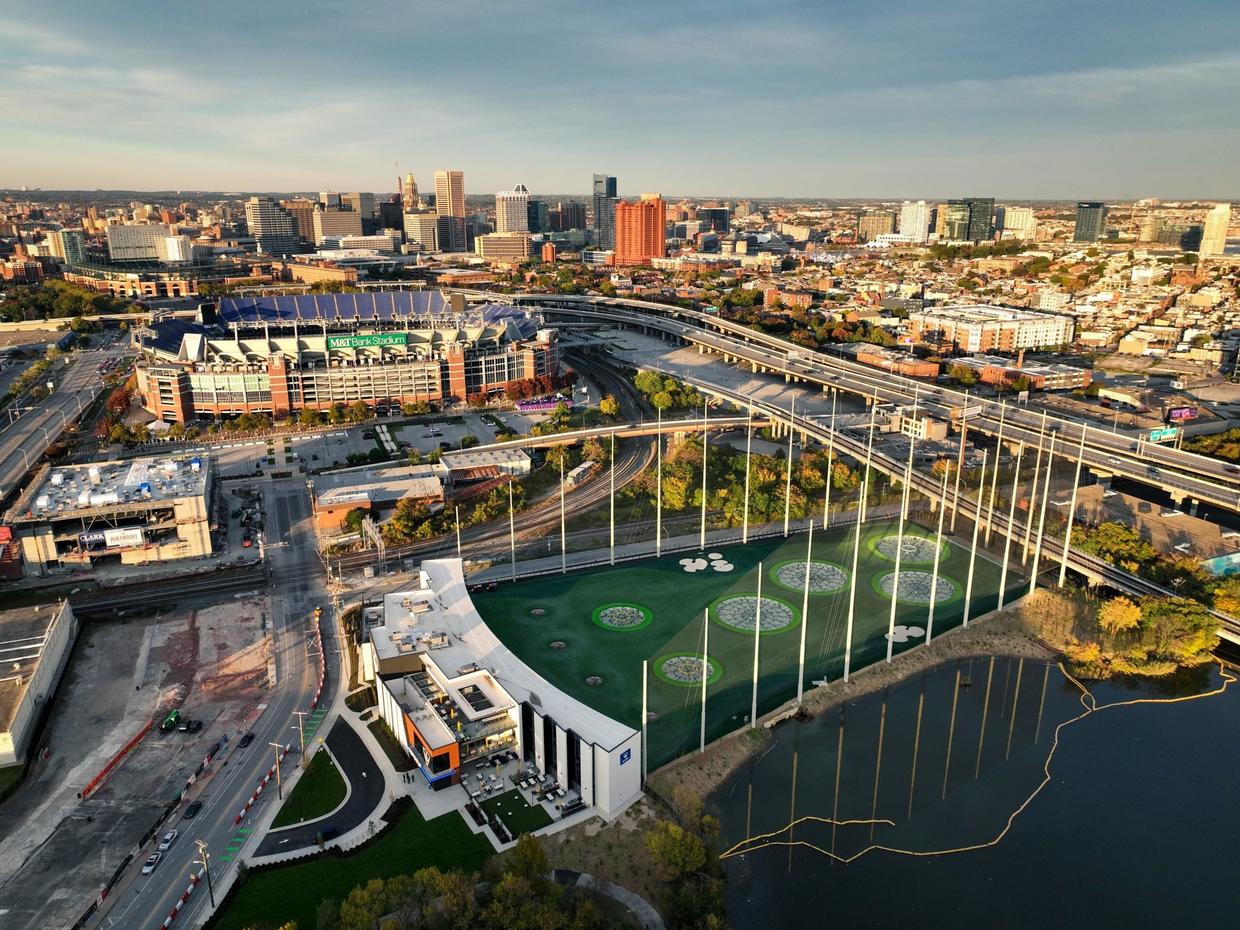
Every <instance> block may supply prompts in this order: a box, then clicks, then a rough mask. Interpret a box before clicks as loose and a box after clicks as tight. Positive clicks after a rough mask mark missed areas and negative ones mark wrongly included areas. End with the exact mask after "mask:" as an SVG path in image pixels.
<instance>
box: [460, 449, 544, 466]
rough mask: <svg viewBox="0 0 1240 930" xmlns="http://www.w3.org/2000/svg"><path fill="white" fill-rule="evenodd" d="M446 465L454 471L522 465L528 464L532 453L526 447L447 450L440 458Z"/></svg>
mask: <svg viewBox="0 0 1240 930" xmlns="http://www.w3.org/2000/svg"><path fill="white" fill-rule="evenodd" d="M440 461H441V462H443V464H444V465H446V466H448V468H450V469H452V470H453V471H464V470H467V469H473V468H487V467H492V466H493V467H500V466H504V465H507V466H512V465H514V464H515V465H521V466H528V465H529V462H530V454H529V453H528V452H526V451H525V450H524V449H517V448H513V449H476V450H475V449H464V450H459V451H455V452H445V453H444V454H443V456H442V457H441V458H440Z"/></svg>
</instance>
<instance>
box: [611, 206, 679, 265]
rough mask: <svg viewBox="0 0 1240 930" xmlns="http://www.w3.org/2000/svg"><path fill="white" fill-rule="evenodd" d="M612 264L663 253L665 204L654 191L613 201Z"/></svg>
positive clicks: (646, 259)
mask: <svg viewBox="0 0 1240 930" xmlns="http://www.w3.org/2000/svg"><path fill="white" fill-rule="evenodd" d="M614 206H615V217H616V228H615V241H616V247H615V248H616V264H617V265H645V264H649V263H650V260H651V259H653V258H663V257H664V255H665V254H666V246H667V240H666V226H667V222H666V204H664V202H663V198H662V197H660V196H659V195H658V194H642V198H641V200H638V201H634V202H630V201H627V200H617V201H614Z"/></svg>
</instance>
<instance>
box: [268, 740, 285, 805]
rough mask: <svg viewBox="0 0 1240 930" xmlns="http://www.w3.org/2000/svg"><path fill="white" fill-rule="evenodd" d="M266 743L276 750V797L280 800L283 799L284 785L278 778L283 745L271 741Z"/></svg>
mask: <svg viewBox="0 0 1240 930" xmlns="http://www.w3.org/2000/svg"><path fill="white" fill-rule="evenodd" d="M268 745H270V746H272V747H274V748H275V751H276V797H277V798H279V799H280V800H283V799H284V785H283V784H282V781H281V778H280V753H281V752H283V751H284V747H283V746H281V745H280V744H279V743H276V742H272V743H269V744H268Z"/></svg>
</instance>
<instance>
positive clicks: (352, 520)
mask: <svg viewBox="0 0 1240 930" xmlns="http://www.w3.org/2000/svg"><path fill="white" fill-rule="evenodd" d="M365 519H366V511H365V510H364V509H363V508H361V507H354V508H353V509H352V510H350V511H349V512H348V513H346V514H345V515H344V525H345V526H347V527H348V528H349V529H350V530H352V531H353V532H354V533H360V532H361V531H362V521H363V520H365Z"/></svg>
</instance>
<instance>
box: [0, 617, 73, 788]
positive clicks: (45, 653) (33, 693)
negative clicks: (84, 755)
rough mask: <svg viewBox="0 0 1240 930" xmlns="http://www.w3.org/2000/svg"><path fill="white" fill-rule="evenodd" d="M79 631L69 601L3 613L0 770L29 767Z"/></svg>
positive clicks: (0, 636) (0, 623)
mask: <svg viewBox="0 0 1240 930" xmlns="http://www.w3.org/2000/svg"><path fill="white" fill-rule="evenodd" d="M77 630H78V624H77V619H76V618H75V617H74V616H73V608H72V607H70V606H69V602H68V601H61V602H60V603H59V604H44V605H42V606H39V607H22V608H19V609H16V610H5V611H0V656H3V658H4V671H3V673H2V677H0V766H4V765H16V764H18V763H20V762H23V761H25V758H26V751H27V750H28V749H29V748H30V738H31V736H32V734H33V733H34V731H35V730H36V729H38V725H39V719H40V717H41V716H42V714H43V713H44V711H45V710H46V708H47V706H48V703H49V702H50V701H51V699H52V695H53V694H54V693H55V691H56V685H57V683H59V681H60V676H61V674H62V673H63V672H64V669H65V664H66V662H67V661H68V659H69V651H70V649H72V648H73V641H74V640H75V639H76V638H77Z"/></svg>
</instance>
